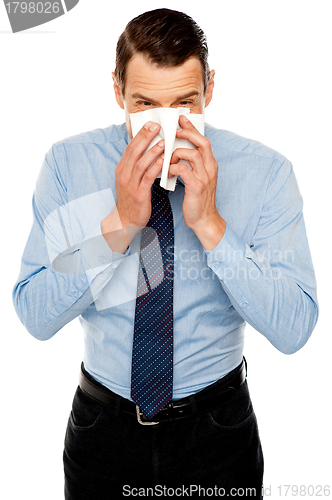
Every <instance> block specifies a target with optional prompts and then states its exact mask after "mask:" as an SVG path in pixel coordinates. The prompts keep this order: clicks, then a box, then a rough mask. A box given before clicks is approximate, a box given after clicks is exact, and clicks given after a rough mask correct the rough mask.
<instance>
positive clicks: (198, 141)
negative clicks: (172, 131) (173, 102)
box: [176, 115, 216, 169]
mask: <svg viewBox="0 0 332 500" xmlns="http://www.w3.org/2000/svg"><path fill="white" fill-rule="evenodd" d="M179 123H180V125H181V127H182V129H181V130H178V131H177V133H176V136H177V137H178V138H179V139H187V140H188V141H190V142H191V143H192V144H194V146H196V147H197V148H198V149H199V151H200V153H201V155H202V158H203V161H204V164H205V166H206V167H207V169H210V168H211V167H215V166H216V165H215V159H214V156H213V153H212V147H211V142H210V141H209V139H208V138H207V137H204V135H202V134H200V132H198V130H197V129H196V128H195V127H194V125H193V124H192V123H191V121H190V120H188V118H187V117H186V116H184V115H181V116H180V120H179Z"/></svg>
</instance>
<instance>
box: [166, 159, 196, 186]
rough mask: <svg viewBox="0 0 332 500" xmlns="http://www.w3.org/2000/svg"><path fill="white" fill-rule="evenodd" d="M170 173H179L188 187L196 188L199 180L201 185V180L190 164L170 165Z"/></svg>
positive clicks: (173, 174)
mask: <svg viewBox="0 0 332 500" xmlns="http://www.w3.org/2000/svg"><path fill="white" fill-rule="evenodd" d="M169 173H170V174H171V175H172V176H175V175H179V176H180V177H181V179H182V180H183V182H184V183H185V186H186V189H189V190H191V189H195V187H196V185H197V183H198V182H199V184H200V185H201V181H200V180H199V179H197V177H196V176H195V175H194V173H193V171H192V170H190V168H189V167H188V165H185V164H184V163H176V164H172V165H170V167H169Z"/></svg>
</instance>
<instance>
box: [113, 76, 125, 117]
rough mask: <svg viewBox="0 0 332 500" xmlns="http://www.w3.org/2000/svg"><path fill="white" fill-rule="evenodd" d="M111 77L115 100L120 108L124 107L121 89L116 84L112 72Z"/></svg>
mask: <svg viewBox="0 0 332 500" xmlns="http://www.w3.org/2000/svg"><path fill="white" fill-rule="evenodd" d="M112 78H113V88H114V94H115V99H116V102H117V103H118V105H119V106H120V108H121V109H124V102H123V99H122V94H121V89H120V87H119V85H118V82H117V80H116V76H115V73H114V72H113V73H112Z"/></svg>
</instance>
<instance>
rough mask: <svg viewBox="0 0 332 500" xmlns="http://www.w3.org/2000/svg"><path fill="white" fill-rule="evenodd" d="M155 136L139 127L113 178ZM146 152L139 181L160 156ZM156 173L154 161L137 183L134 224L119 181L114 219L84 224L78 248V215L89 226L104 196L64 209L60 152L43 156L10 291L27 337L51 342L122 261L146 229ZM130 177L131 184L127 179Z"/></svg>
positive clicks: (157, 166)
mask: <svg viewBox="0 0 332 500" xmlns="http://www.w3.org/2000/svg"><path fill="white" fill-rule="evenodd" d="M157 133H158V128H157V129H153V130H148V131H147V130H146V129H145V128H144V130H142V132H141V134H138V136H137V138H135V139H133V141H131V143H130V144H129V146H128V147H127V149H126V151H125V153H124V155H123V157H122V159H121V161H120V163H119V165H118V167H117V170H118V171H120V172H121V171H122V170H123V165H126V168H127V169H125V173H126V172H127V171H128V165H131V168H132V169H133V167H134V166H135V164H136V162H138V163H139V160H140V159H141V156H142V154H143V153H144V151H145V150H146V148H147V146H148V145H149V143H150V142H151V140H152V139H153V137H154V136H155V135H156V134H157ZM150 151H151V152H150ZM150 151H149V155H148V157H147V158H144V161H143V165H144V168H143V169H142V162H141V163H140V164H139V166H138V168H137V169H136V170H135V172H136V171H137V170H138V171H140V174H141V177H142V176H143V177H144V174H145V171H146V170H147V168H148V166H149V165H150V164H151V163H152V162H153V161H154V160H155V159H156V157H157V156H159V155H160V154H161V153H162V151H163V149H162V148H161V147H160V146H155V148H154V149H153V148H152V149H151V150H150ZM145 156H146V155H145ZM148 162H150V163H148ZM160 170H161V166H160V162H159V164H158V162H155V164H154V168H151V169H150V170H149V174H148V175H147V178H148V181H147V182H145V183H144V182H143V184H144V189H145V191H144V196H143V198H144V199H143V201H142V196H138V197H137V198H138V201H139V203H140V206H141V210H139V207H138V208H137V207H136V208H134V209H133V210H132V213H134V214H136V216H137V215H138V214H140V215H141V218H136V219H135V220H134V219H133V218H130V217H128V215H127V212H126V210H123V209H122V207H123V205H124V204H126V203H127V201H128V192H127V193H126V185H127V184H126V181H127V179H126V178H125V179H124V181H121V190H120V191H119V192H118V203H119V206H120V207H121V218H120V212H119V210H118V209H117V207H115V206H114V205H115V204H114V203H113V210H112V211H111V213H109V215H107V216H106V217H105V216H104V218H102V217H101V218H100V219H99V221H97V222H99V223H96V225H95V227H93V224H92V225H91V224H88V226H89V227H90V232H89V233H88V234H87V235H86V236H85V235H84V238H83V240H81V241H79V240H78V239H77V234H80V229H81V226H83V225H84V224H86V220H85V218H86V217H85V216H86V215H87V216H88V217H89V218H90V219H91V220H93V221H95V219H96V217H95V216H94V217H92V216H90V213H89V211H90V210H91V207H92V208H93V207H94V205H98V203H94V202H95V201H96V202H98V197H102V196H109V197H110V196H112V194H111V190H106V191H108V192H106V193H105V191H104V192H100V193H97V194H95V193H94V194H93V195H89V196H91V197H93V196H97V199H96V200H95V199H94V200H93V202H91V200H87V199H86V197H83V198H81V199H78V200H74V201H72V202H69V203H68V200H67V195H66V186H65V181H64V179H65V178H66V170H65V158H64V155H63V156H62V155H61V146H60V147H59V148H57V147H56V146H54V147H53V148H52V150H51V151H50V152H49V153H48V154H47V155H46V157H45V161H44V163H43V166H42V169H41V172H40V175H39V177H38V181H37V185H36V190H35V193H34V197H33V227H32V230H31V233H30V236H29V239H28V242H27V244H26V247H25V250H24V254H23V258H22V266H21V272H20V275H19V278H18V280H17V283H16V285H15V287H14V290H13V301H14V306H15V309H16V312H17V314H18V316H19V318H20V320H21V321H22V323H23V324H24V326H25V327H26V328H27V330H28V331H29V332H30V333H31V334H32V335H33V336H34V337H36V338H37V339H40V340H46V339H49V338H51V337H52V336H53V335H54V334H55V333H56V332H57V331H58V330H59V329H60V328H62V327H63V326H64V325H65V324H66V323H68V322H69V321H71V320H72V319H74V318H76V317H77V316H79V315H80V314H81V313H82V312H83V311H84V310H85V309H86V308H87V307H88V306H89V305H90V304H91V303H92V302H94V301H95V300H96V299H97V298H98V295H99V294H100V292H101V291H102V289H103V288H104V287H105V286H106V285H107V283H108V282H109V281H110V279H111V278H112V276H113V274H114V272H115V269H116V268H117V267H118V266H119V265H120V264H121V263H122V262H123V260H125V259H124V257H125V256H124V255H123V253H124V252H125V251H126V248H127V246H128V243H130V241H131V239H132V238H133V237H134V235H135V234H136V232H137V231H138V230H139V229H140V227H139V226H140V225H142V226H143V225H145V224H146V222H145V219H144V217H145V218H146V217H147V220H148V218H149V210H151V202H150V197H151V196H150V195H151V185H152V183H153V182H154V178H153V176H154V175H155V177H156V176H157V175H158V173H159V172H160ZM151 172H152V173H151ZM119 176H120V175H119ZM129 176H130V173H129ZM120 177H121V176H120ZM122 177H124V176H122ZM132 177H133V178H134V179H135V175H133V176H132ZM136 177H137V175H136ZM119 195H120V196H119ZM87 201H89V203H88V205H89V207H88V208H86V207H85V203H86V202H87ZM120 202H121V203H120ZM109 205H110V206H111V205H112V203H110V204H109ZM149 205H150V206H149ZM142 207H143V209H142ZM84 210H85V212H84ZM73 213H76V219H77V226H78V231H76V235H75V234H74V233H75V231H73V227H72V224H73V219H74V217H73ZM142 214H143V218H142ZM143 219H144V220H143ZM91 226H92V230H91ZM125 226H129V230H128V231H127V232H125V231H124V229H123V228H124V227H125ZM128 235H129V238H130V239H129V240H128ZM123 265H125V264H123Z"/></svg>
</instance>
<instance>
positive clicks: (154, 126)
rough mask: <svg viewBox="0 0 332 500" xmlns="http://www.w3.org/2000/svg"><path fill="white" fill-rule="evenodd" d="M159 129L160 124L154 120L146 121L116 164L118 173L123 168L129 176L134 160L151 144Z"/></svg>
mask: <svg viewBox="0 0 332 500" xmlns="http://www.w3.org/2000/svg"><path fill="white" fill-rule="evenodd" d="M159 131H160V125H159V124H158V123H154V122H151V121H150V122H147V123H146V124H145V125H144V126H143V127H142V128H141V130H140V131H139V132H138V133H137V134H136V135H135V137H134V138H133V139H132V140H131V141H130V143H129V144H128V146H127V147H126V150H125V152H124V153H123V156H122V159H121V161H120V163H119V165H118V167H119V168H118V173H120V172H122V170H123V169H125V170H126V171H127V173H128V175H129V176H130V174H131V170H132V169H133V167H134V165H135V163H136V161H137V160H138V159H139V158H140V157H141V156H142V154H143V153H144V151H145V150H146V149H147V148H148V146H149V145H150V144H151V142H152V140H153V139H154V138H155V137H156V135H157V134H158V133H159Z"/></svg>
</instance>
